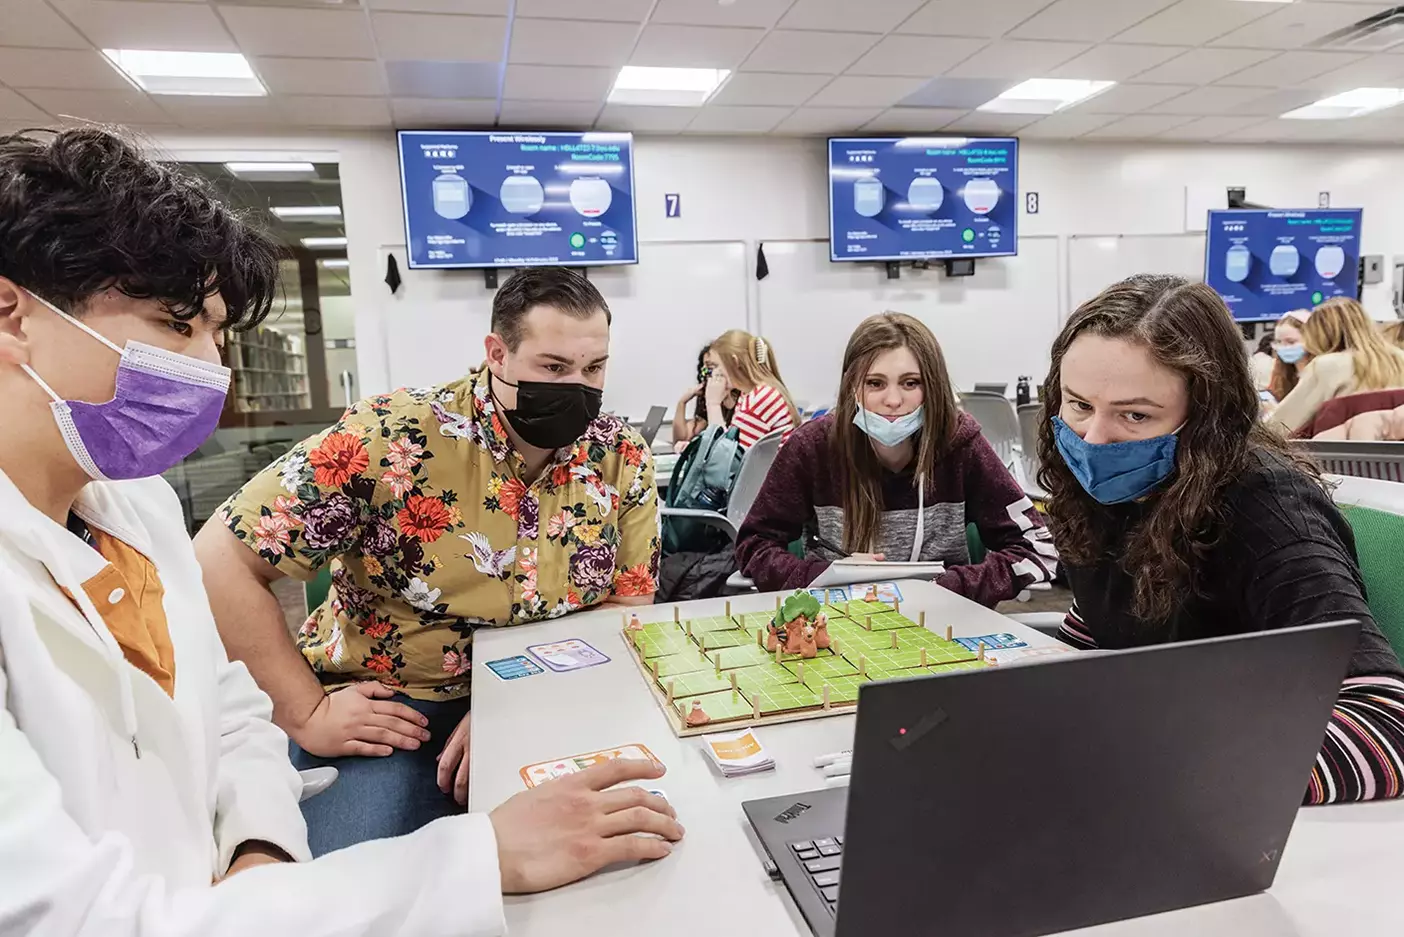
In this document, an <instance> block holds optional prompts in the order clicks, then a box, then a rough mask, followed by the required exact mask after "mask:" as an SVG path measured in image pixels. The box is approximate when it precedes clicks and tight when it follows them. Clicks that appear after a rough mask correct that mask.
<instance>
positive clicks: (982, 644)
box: [979, 641, 985, 663]
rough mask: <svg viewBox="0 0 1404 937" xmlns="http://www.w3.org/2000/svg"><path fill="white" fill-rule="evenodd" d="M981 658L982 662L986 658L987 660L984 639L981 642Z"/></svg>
mask: <svg viewBox="0 0 1404 937" xmlns="http://www.w3.org/2000/svg"><path fill="white" fill-rule="evenodd" d="M979 660H980V661H981V662H982V663H983V662H984V660H985V642H984V641H981V642H980V656H979Z"/></svg>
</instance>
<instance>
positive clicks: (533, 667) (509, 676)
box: [487, 654, 546, 680]
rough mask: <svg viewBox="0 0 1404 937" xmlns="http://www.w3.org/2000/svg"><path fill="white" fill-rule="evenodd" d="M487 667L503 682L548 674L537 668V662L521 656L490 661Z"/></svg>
mask: <svg viewBox="0 0 1404 937" xmlns="http://www.w3.org/2000/svg"><path fill="white" fill-rule="evenodd" d="M487 665H488V669H489V670H491V671H492V672H493V673H495V674H497V675H498V676H499V677H501V678H502V679H503V680H518V679H520V678H522V677H534V676H536V675H537V674H539V673H545V672H546V671H544V670H542V669H541V668H540V667H538V666H537V664H536V661H534V660H532V659H531V658H530V657H523V656H522V655H521V654H518V655H517V656H516V657H504V658H502V659H501V660H490V661H488V662H487Z"/></svg>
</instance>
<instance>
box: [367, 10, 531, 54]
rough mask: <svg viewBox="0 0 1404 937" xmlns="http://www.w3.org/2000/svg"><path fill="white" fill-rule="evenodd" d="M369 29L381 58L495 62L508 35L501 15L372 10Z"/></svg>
mask: <svg viewBox="0 0 1404 937" xmlns="http://www.w3.org/2000/svg"><path fill="white" fill-rule="evenodd" d="M371 30H372V31H373V32H374V33H375V41H376V47H377V48H378V49H379V50H380V57H381V58H383V59H402V60H406V61H409V60H418V61H430V62H497V61H501V59H502V44H503V41H504V40H505V39H506V36H507V19H506V17H501V16H443V15H439V14H434V13H373V14H371Z"/></svg>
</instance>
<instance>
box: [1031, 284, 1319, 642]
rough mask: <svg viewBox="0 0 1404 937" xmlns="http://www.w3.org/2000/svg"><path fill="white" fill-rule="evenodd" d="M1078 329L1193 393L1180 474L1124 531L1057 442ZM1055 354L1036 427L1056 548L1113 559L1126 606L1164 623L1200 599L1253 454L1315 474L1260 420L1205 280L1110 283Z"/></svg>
mask: <svg viewBox="0 0 1404 937" xmlns="http://www.w3.org/2000/svg"><path fill="white" fill-rule="evenodd" d="M1081 335H1099V336H1102V337H1104V338H1117V339H1121V340H1123V341H1127V342H1130V343H1133V344H1136V345H1140V346H1142V347H1144V348H1146V349H1147V350H1148V351H1149V352H1150V353H1151V356H1152V357H1153V358H1154V359H1155V360H1156V361H1157V362H1158V363H1160V364H1161V365H1163V366H1164V367H1167V368H1170V369H1171V370H1173V371H1176V372H1178V373H1179V374H1180V375H1181V376H1182V377H1184V379H1185V383H1186V387H1187V391H1188V394H1189V410H1188V412H1189V417H1188V419H1187V420H1186V421H1185V425H1184V427H1183V428H1182V429H1181V430H1180V432H1179V437H1180V438H1179V446H1178V449H1177V451H1176V455H1175V471H1174V473H1173V474H1171V476H1170V477H1169V478H1168V479H1167V480H1166V482H1165V484H1164V485H1163V486H1162V487H1161V488H1160V489H1159V490H1158V491H1157V492H1156V493H1155V494H1153V495H1151V497H1150V499H1149V505H1148V510H1147V512H1146V514H1145V517H1144V518H1143V519H1142V520H1141V522H1140V523H1139V524H1138V525H1137V526H1136V527H1135V529H1133V530H1131V531H1130V532H1129V533H1128V534H1126V535H1125V536H1124V537H1123V536H1122V531H1123V527H1122V524H1121V522H1120V518H1121V517H1122V516H1123V515H1124V508H1119V507H1118V506H1116V505H1104V504H1099V503H1098V502H1097V501H1095V500H1093V498H1092V497H1091V496H1090V495H1088V494H1087V492H1086V491H1085V490H1084V489H1083V487H1082V485H1081V484H1080V483H1079V482H1078V480H1077V479H1076V478H1075V477H1074V476H1073V474H1072V472H1071V471H1069V470H1068V467H1067V464H1066V463H1065V462H1064V461H1063V457H1062V455H1061V454H1059V452H1058V448H1057V446H1056V445H1055V444H1054V441H1053V423H1052V417H1053V416H1054V415H1055V414H1057V413H1058V412H1059V410H1060V409H1061V407H1062V399H1063V395H1062V388H1063V381H1062V364H1063V357H1064V356H1065V355H1066V354H1067V353H1068V349H1069V348H1070V347H1071V346H1072V344H1073V342H1075V341H1076V340H1077V339H1078V337H1079V336H1081ZM1052 359H1053V362H1052V365H1051V366H1050V368H1049V370H1048V378H1047V380H1046V381H1045V382H1044V385H1043V400H1044V410H1043V417H1044V418H1043V419H1041V420H1040V426H1039V431H1038V455H1039V459H1040V460H1041V462H1042V465H1043V468H1042V469H1041V470H1040V471H1039V473H1038V481H1039V484H1040V485H1042V486H1043V487H1044V488H1045V489H1046V490H1047V491H1048V493H1049V501H1048V525H1049V527H1050V529H1051V530H1052V531H1053V539H1054V542H1055V543H1056V544H1057V546H1058V553H1059V554H1060V556H1061V557H1062V558H1063V559H1064V560H1065V561H1066V562H1068V563H1070V564H1071V565H1073V566H1087V565H1092V564H1095V563H1098V562H1101V561H1104V560H1106V559H1109V558H1110V559H1115V560H1116V562H1117V563H1118V564H1119V565H1120V567H1121V569H1122V570H1124V571H1125V572H1126V573H1127V574H1128V575H1129V576H1130V577H1131V578H1132V580H1133V581H1134V582H1135V584H1136V586H1135V598H1134V604H1133V609H1132V610H1133V612H1134V613H1135V614H1136V616H1137V617H1139V618H1141V619H1144V620H1147V621H1163V620H1165V619H1168V618H1169V617H1170V616H1171V615H1172V614H1173V613H1174V611H1175V609H1176V608H1178V607H1179V606H1180V605H1181V604H1182V602H1183V600H1184V596H1185V595H1186V593H1193V594H1196V595H1203V594H1204V593H1203V591H1202V588H1201V582H1202V578H1203V576H1202V573H1203V567H1204V563H1205V562H1206V560H1207V558H1208V556H1209V553H1210V551H1211V550H1212V549H1213V548H1214V546H1215V545H1216V544H1217V543H1218V541H1219V538H1220V537H1221V536H1222V534H1223V528H1224V520H1225V517H1224V504H1223V492H1224V489H1225V488H1226V487H1227V486H1228V485H1229V484H1230V483H1231V482H1232V481H1234V479H1236V478H1237V477H1238V476H1239V475H1240V474H1242V473H1243V472H1244V470H1246V469H1247V468H1249V467H1250V465H1251V463H1252V459H1253V455H1254V453H1255V452H1257V451H1261V450H1267V451H1269V452H1272V453H1276V454H1278V455H1280V456H1281V457H1282V459H1283V460H1284V461H1286V462H1288V463H1296V464H1297V465H1298V466H1299V467H1300V468H1301V470H1302V471H1304V472H1307V473H1308V474H1310V475H1312V476H1313V477H1315V478H1318V479H1319V477H1320V476H1319V475H1318V474H1317V472H1316V469H1315V468H1314V467H1313V466H1311V465H1310V463H1308V462H1306V461H1304V460H1302V459H1300V458H1299V457H1297V456H1295V455H1294V454H1293V453H1292V451H1291V450H1290V449H1289V448H1288V446H1287V442H1286V440H1284V439H1283V438H1282V437H1281V436H1279V435H1277V434H1276V433H1274V432H1272V431H1271V430H1269V429H1267V428H1265V427H1264V426H1263V424H1262V423H1261V422H1260V421H1259V419H1258V394H1257V391H1256V390H1255V389H1254V386H1253V376H1252V372H1251V370H1250V368H1249V365H1248V355H1247V354H1246V353H1245V349H1244V347H1243V339H1242V336H1241V335H1240V334H1239V331H1238V328H1237V327H1236V326H1235V325H1234V322H1233V320H1232V318H1231V317H1230V315H1229V312H1228V309H1227V308H1226V307H1225V306H1224V303H1223V300H1222V299H1220V298H1219V295H1218V294H1217V293H1215V292H1214V291H1213V290H1212V289H1211V288H1209V287H1208V286H1206V285H1204V284H1203V283H1191V282H1189V281H1188V280H1185V279H1183V278H1181V277H1172V276H1153V275H1147V274H1143V275H1140V276H1135V277H1131V278H1130V279H1127V280H1122V281H1121V282H1120V283H1117V284H1114V285H1112V286H1109V287H1107V288H1106V289H1105V290H1103V291H1102V292H1101V293H1100V294H1098V295H1097V296H1095V297H1093V298H1092V299H1089V300H1088V301H1087V302H1085V303H1083V304H1082V305H1081V306H1080V307H1078V310H1077V311H1076V312H1075V313H1073V315H1072V318H1070V319H1069V320H1068V323H1067V325H1065V326H1064V327H1063V331H1062V333H1061V334H1060V335H1059V336H1058V338H1057V339H1056V340H1055V341H1054V342H1053V350H1052Z"/></svg>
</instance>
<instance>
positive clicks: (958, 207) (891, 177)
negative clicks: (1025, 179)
mask: <svg viewBox="0 0 1404 937" xmlns="http://www.w3.org/2000/svg"><path fill="white" fill-rule="evenodd" d="M1018 202H1019V141H1018V140H1016V139H1014V138H1012V137H833V138H830V140H829V259H830V260H834V261H902V260H920V259H922V258H929V257H1003V256H1009V255H1012V254H1016V253H1018V250H1019V230H1018V226H1019V204H1018Z"/></svg>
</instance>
